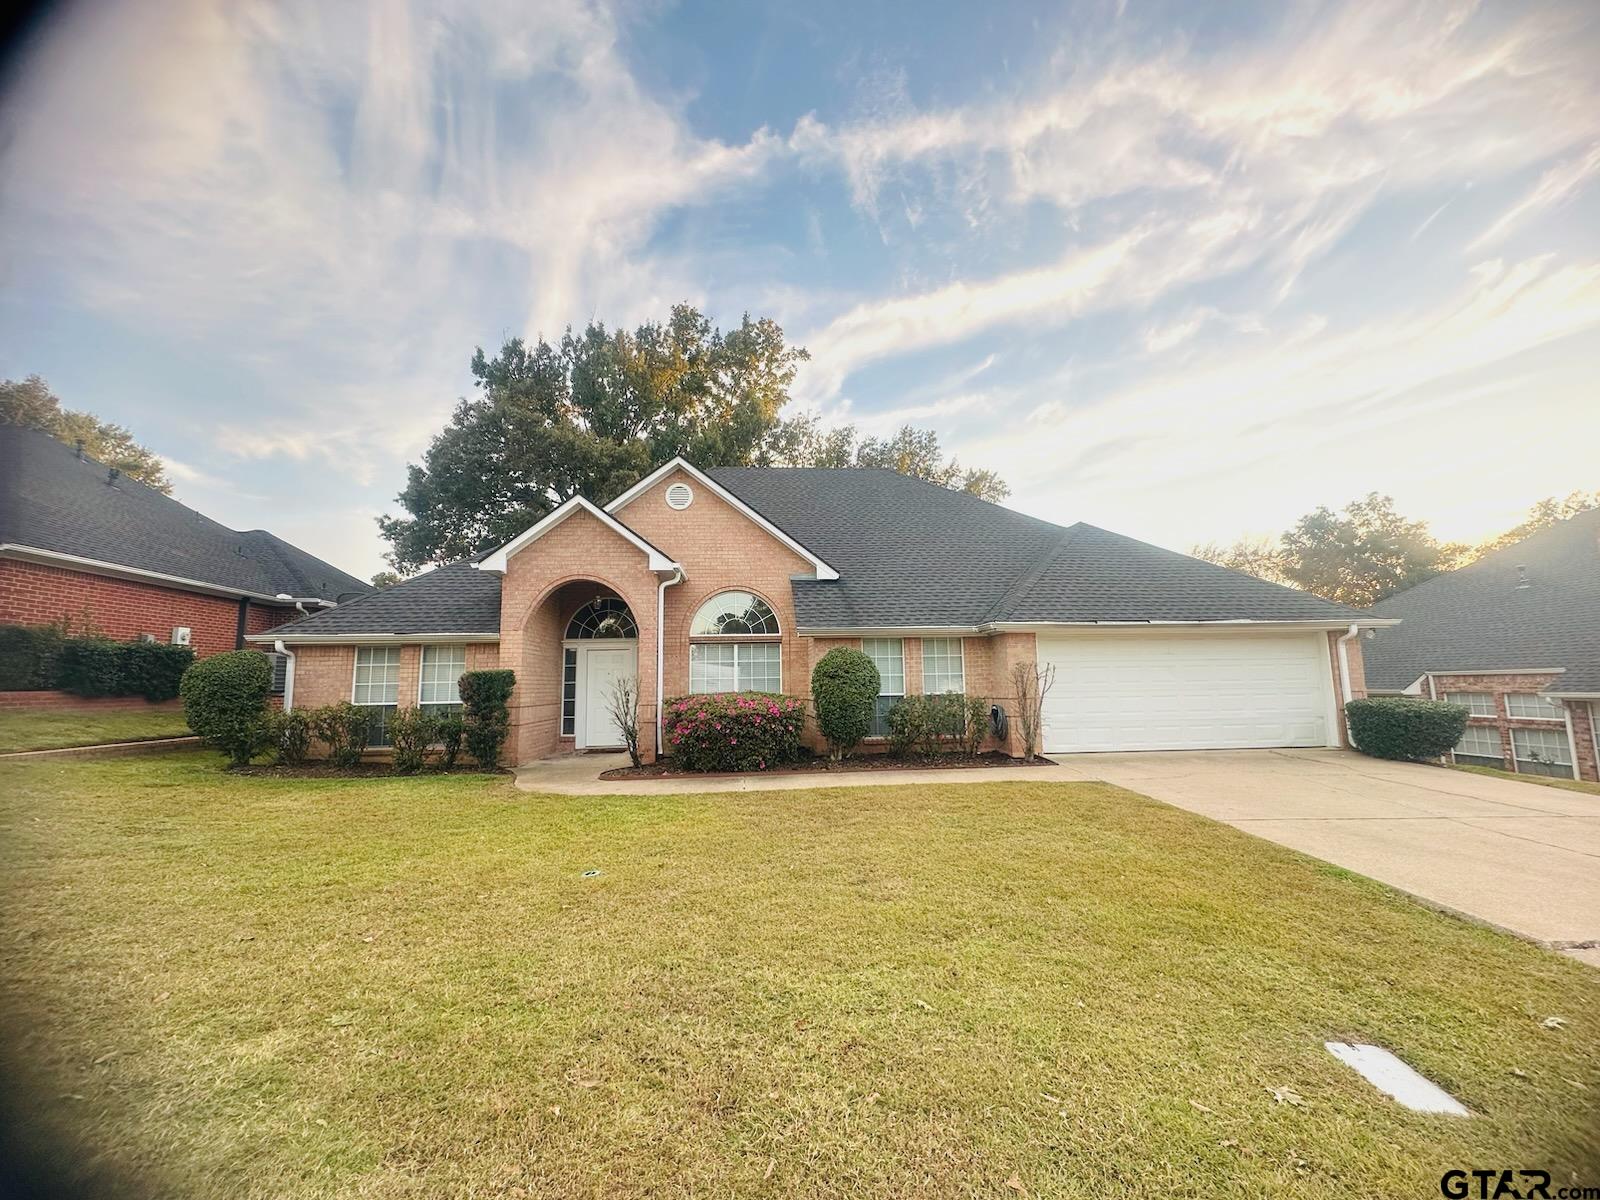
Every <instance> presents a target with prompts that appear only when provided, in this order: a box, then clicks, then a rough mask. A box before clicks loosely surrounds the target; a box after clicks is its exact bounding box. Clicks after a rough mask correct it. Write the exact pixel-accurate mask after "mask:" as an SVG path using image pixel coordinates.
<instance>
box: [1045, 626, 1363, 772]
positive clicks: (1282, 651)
mask: <svg viewBox="0 0 1600 1200" xmlns="http://www.w3.org/2000/svg"><path fill="white" fill-rule="evenodd" d="M1038 658H1039V665H1040V667H1041V668H1043V667H1046V666H1052V667H1054V668H1055V680H1054V683H1053V685H1052V687H1051V689H1050V692H1049V694H1048V695H1047V696H1046V698H1045V703H1044V729H1043V731H1042V739H1041V740H1042V742H1043V746H1044V750H1045V752H1046V753H1058V754H1069V753H1075V752H1079V753H1081V752H1085V751H1112V750H1239V749H1248V748H1256V747H1272V746H1327V745H1336V744H1337V725H1336V724H1335V720H1336V714H1335V696H1334V690H1333V672H1332V662H1331V659H1330V657H1329V645H1328V637H1327V634H1326V632H1324V631H1322V630H1317V631H1315V632H1309V631H1306V630H1303V629H1302V630H1296V631H1293V632H1283V633H1260V632H1256V631H1249V632H1246V631H1232V630H1229V631H1220V630H1219V631H1216V632H1205V633H1195V632H1192V631H1187V630H1176V629H1172V630H1168V629H1162V628H1159V627H1145V628H1141V629H1136V630H1105V629H1098V630H1096V629H1086V630H1083V631H1081V632H1080V631H1073V632H1071V633H1061V634H1048V635H1047V634H1042V633H1041V634H1039V635H1038Z"/></svg>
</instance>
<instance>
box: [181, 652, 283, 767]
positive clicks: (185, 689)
mask: <svg viewBox="0 0 1600 1200" xmlns="http://www.w3.org/2000/svg"><path fill="white" fill-rule="evenodd" d="M271 691H272V663H271V662H270V661H269V660H268V658H267V656H266V655H265V654H262V653H260V652H259V651H255V650H235V651H233V652H232V653H230V654H215V655H212V656H211V657H210V658H202V659H201V660H200V661H199V662H197V663H195V664H194V666H192V667H190V668H189V669H188V670H187V671H185V672H184V673H183V680H182V682H181V683H180V684H179V685H178V692H179V694H180V695H181V696H182V697H183V716H184V720H186V721H188V722H189V728H190V729H192V730H194V731H195V732H196V733H198V734H199V735H200V737H201V739H202V740H203V741H204V742H205V743H206V745H208V746H215V747H216V748H217V749H218V750H221V751H222V752H223V753H224V754H226V755H227V756H228V764H229V765H230V766H234V767H246V766H249V765H250V758H251V756H252V755H253V754H255V753H256V751H258V750H260V749H262V748H263V747H264V746H265V745H266V744H267V738H268V735H269V730H268V728H267V721H266V714H267V696H268V695H269V694H270V693H271Z"/></svg>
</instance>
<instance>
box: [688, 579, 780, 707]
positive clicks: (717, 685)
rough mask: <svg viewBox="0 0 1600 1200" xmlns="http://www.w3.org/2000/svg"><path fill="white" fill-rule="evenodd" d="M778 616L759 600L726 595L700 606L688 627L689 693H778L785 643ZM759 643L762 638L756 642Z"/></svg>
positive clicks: (751, 596)
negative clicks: (780, 639) (782, 639)
mask: <svg viewBox="0 0 1600 1200" xmlns="http://www.w3.org/2000/svg"><path fill="white" fill-rule="evenodd" d="M780 632H781V631H780V629H779V626H778V615H777V614H776V613H775V612H773V611H772V607H771V605H769V604H768V603H767V602H766V601H765V600H763V599H762V598H761V597H760V596H756V595H753V594H751V593H750V592H723V593H721V594H720V595H717V596H713V597H712V598H711V599H710V600H707V601H706V602H705V603H704V604H702V605H701V606H700V611H699V612H697V613H695V615H694V620H693V622H691V623H690V625H689V637H690V638H691V639H694V640H692V641H691V642H690V643H689V690H690V691H691V692H694V693H696V694H704V693H707V692H779V691H782V690H783V644H782V643H781V642H780V641H778V635H779V633H780ZM755 639H760V640H755Z"/></svg>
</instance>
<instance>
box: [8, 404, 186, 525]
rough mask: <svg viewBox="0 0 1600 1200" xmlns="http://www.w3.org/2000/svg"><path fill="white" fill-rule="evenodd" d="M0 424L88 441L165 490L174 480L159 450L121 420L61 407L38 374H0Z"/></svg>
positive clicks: (110, 462)
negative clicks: (145, 443)
mask: <svg viewBox="0 0 1600 1200" xmlns="http://www.w3.org/2000/svg"><path fill="white" fill-rule="evenodd" d="M0 424H3V425H22V426H25V427H26V428H28V429H37V430H40V431H41V432H43V433H48V434H49V435H50V436H51V437H53V438H55V439H56V440H58V441H62V442H65V443H67V445H69V446H73V445H76V444H77V443H78V442H79V441H82V442H83V452H84V453H85V454H87V455H88V456H89V457H90V458H93V459H95V460H96V461H97V462H103V463H105V464H106V466H108V467H116V468H117V469H118V470H119V471H121V472H122V474H123V475H125V476H127V477H128V478H129V479H137V480H138V481H139V482H140V483H144V484H148V485H149V486H150V487H153V488H155V489H156V491H158V492H161V493H162V494H164V495H169V496H170V495H171V494H172V481H171V480H169V479H168V478H167V473H166V468H165V467H164V466H163V465H162V463H161V459H160V458H159V457H157V455H156V454H155V452H154V451H152V450H149V449H146V448H145V447H144V446H141V445H140V444H139V443H138V442H136V441H134V440H133V434H132V433H130V432H129V431H128V430H126V429H124V428H123V427H122V426H121V425H113V424H112V423H111V422H110V421H102V420H101V419H100V418H99V417H97V416H95V415H94V414H93V413H87V412H76V411H74V410H72V409H67V408H62V407H61V398H60V397H59V396H57V395H56V394H55V393H54V392H52V391H51V390H50V385H49V384H47V383H45V381H44V380H43V379H40V378H39V376H37V375H29V376H28V377H27V378H26V379H22V380H16V379H5V380H0Z"/></svg>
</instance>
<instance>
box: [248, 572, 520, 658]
mask: <svg viewBox="0 0 1600 1200" xmlns="http://www.w3.org/2000/svg"><path fill="white" fill-rule="evenodd" d="M502 578H503V577H502V576H501V575H500V574H499V573H498V572H496V571H480V570H478V569H477V568H476V567H475V566H474V565H473V564H472V563H471V562H469V561H463V562H456V563H451V564H450V565H448V566H444V567H439V568H438V569H437V570H433V571H428V572H426V573H425V574H422V575H418V576H416V577H415V578H412V579H407V580H405V581H404V582H403V583H397V584H394V585H393V586H392V587H386V588H380V589H379V590H378V591H376V592H372V593H370V594H368V595H365V596H362V597H361V598H359V599H357V600H350V601H347V602H346V603H344V604H341V605H339V607H338V608H330V609H327V610H326V611H324V612H317V613H312V614H311V615H310V616H309V617H302V618H301V619H300V620H298V621H291V622H289V624H287V625H279V626H278V627H277V628H276V629H273V630H271V631H269V632H267V633H264V634H258V635H256V636H255V637H253V638H251V639H250V640H251V641H256V642H262V641H271V640H274V639H278V638H282V639H284V640H286V641H291V642H292V641H296V640H298V639H301V638H335V637H361V636H363V635H372V634H387V635H392V636H395V637H405V636H408V635H410V634H431V635H439V634H447V633H456V634H487V635H490V636H492V635H494V634H497V633H499V632H500V581H501V579H502Z"/></svg>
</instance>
